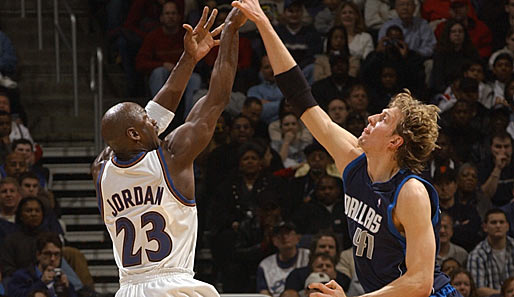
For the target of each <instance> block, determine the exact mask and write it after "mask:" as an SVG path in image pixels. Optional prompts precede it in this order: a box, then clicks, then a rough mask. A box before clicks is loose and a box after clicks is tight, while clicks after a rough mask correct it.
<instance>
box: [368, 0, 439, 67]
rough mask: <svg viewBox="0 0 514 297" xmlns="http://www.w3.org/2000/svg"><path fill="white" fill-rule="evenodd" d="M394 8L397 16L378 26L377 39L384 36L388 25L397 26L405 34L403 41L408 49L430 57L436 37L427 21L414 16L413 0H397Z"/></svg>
mask: <svg viewBox="0 0 514 297" xmlns="http://www.w3.org/2000/svg"><path fill="white" fill-rule="evenodd" d="M395 9H396V12H397V13H398V18H394V19H391V20H389V21H387V22H386V23H384V24H383V25H382V26H381V27H380V31H379V32H378V39H379V40H381V39H382V38H383V37H384V36H386V32H387V29H388V28H389V27H390V26H399V27H400V28H401V29H402V31H403V34H404V36H405V43H406V44H407V45H408V48H409V49H410V50H413V51H415V52H417V53H418V54H420V55H421V56H422V57H424V58H430V57H431V56H432V53H433V51H434V46H435V44H436V39H435V36H434V33H433V31H432V29H431V28H430V26H429V25H428V23H427V21H425V20H424V19H422V18H420V17H416V16H414V9H415V3H414V0H397V1H396V2H395Z"/></svg>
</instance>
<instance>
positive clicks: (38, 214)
mask: <svg viewBox="0 0 514 297" xmlns="http://www.w3.org/2000/svg"><path fill="white" fill-rule="evenodd" d="M20 220H21V222H22V223H23V224H24V225H25V226H27V227H30V228H36V227H38V226H39V225H41V223H43V209H42V208H41V205H40V204H39V203H38V202H37V201H34V200H32V201H29V202H27V203H25V204H23V207H22V209H21V218H20Z"/></svg>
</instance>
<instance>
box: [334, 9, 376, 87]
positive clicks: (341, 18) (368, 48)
mask: <svg viewBox="0 0 514 297" xmlns="http://www.w3.org/2000/svg"><path fill="white" fill-rule="evenodd" d="M336 25H340V26H344V27H345V29H346V33H347V35H348V48H349V49H350V56H351V57H352V58H353V59H354V60H355V61H357V62H358V63H355V64H356V66H358V67H357V69H355V68H352V66H353V65H352V64H351V63H350V71H349V72H350V75H351V76H353V77H357V75H358V73H359V68H360V63H361V61H364V59H366V57H367V56H368V54H369V53H371V52H372V51H373V49H374V46H373V40H372V37H371V35H370V34H369V33H367V32H366V26H365V25H364V17H363V16H362V13H361V11H360V9H359V7H358V6H357V5H356V4H355V3H353V2H351V1H345V2H343V3H341V5H339V8H338V9H337V14H336ZM350 61H351V60H350ZM354 67H355V66H354Z"/></svg>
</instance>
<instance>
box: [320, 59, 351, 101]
mask: <svg viewBox="0 0 514 297" xmlns="http://www.w3.org/2000/svg"><path fill="white" fill-rule="evenodd" d="M348 59H349V57H348V56H347V55H344V54H340V53H335V52H334V53H332V54H331V55H330V58H329V63H330V70H331V75H330V76H329V77H327V78H324V79H322V80H319V81H317V82H315V83H314V84H313V85H312V95H313V96H314V98H315V99H316V101H317V102H318V103H319V104H320V105H321V106H326V105H327V103H328V100H330V99H332V98H346V97H347V92H348V90H349V88H350V87H351V86H352V85H353V84H355V83H356V79H355V78H353V77H351V76H349V73H348V67H349V62H348Z"/></svg>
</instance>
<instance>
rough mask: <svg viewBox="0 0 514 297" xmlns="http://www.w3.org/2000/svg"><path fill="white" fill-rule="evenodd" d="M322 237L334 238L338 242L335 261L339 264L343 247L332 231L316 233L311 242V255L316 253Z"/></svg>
mask: <svg viewBox="0 0 514 297" xmlns="http://www.w3.org/2000/svg"><path fill="white" fill-rule="evenodd" d="M321 237H332V238H333V239H334V241H335V242H336V256H335V259H334V260H335V261H336V263H337V262H339V256H340V255H339V254H340V253H341V246H340V244H339V239H338V238H337V235H336V234H335V233H334V232H332V231H330V230H321V231H319V232H318V233H316V234H315V235H314V236H313V237H312V240H311V247H310V251H311V254H314V251H315V250H316V246H317V245H318V241H319V240H320V239H321Z"/></svg>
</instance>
